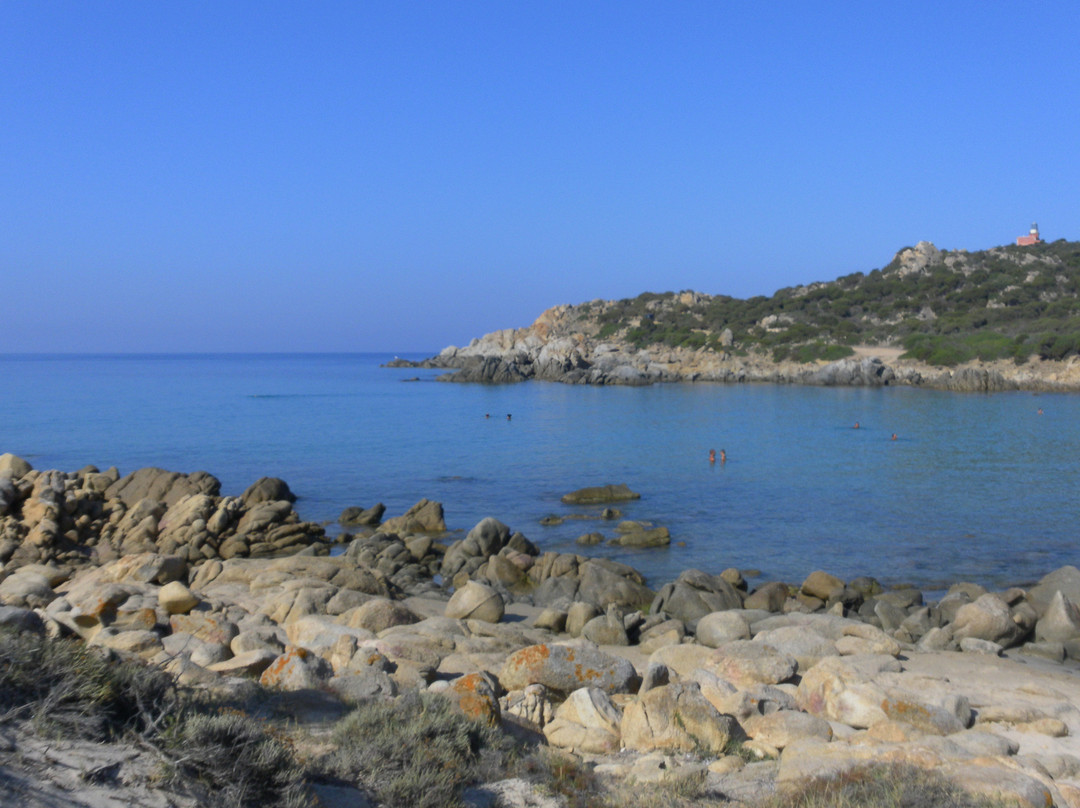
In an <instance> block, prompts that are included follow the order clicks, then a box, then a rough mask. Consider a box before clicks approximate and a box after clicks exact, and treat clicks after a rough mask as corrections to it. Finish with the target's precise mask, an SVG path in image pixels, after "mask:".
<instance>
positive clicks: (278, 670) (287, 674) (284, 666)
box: [256, 646, 333, 690]
mask: <svg viewBox="0 0 1080 808" xmlns="http://www.w3.org/2000/svg"><path fill="white" fill-rule="evenodd" d="M256 653H258V652H256ZM332 674H333V669H332V668H331V667H330V663H329V662H327V661H326V660H324V659H322V658H321V657H317V656H315V655H314V654H312V653H311V652H310V651H308V650H306V649H304V648H294V647H291V646H290V647H289V648H286V649H285V653H283V654H281V655H280V656H278V657H277V658H276V659H274V660H273V661H272V662H271V663H270V664H269V665H268V666H267V668H266V669H265V670H264V671H263V672H262V675H261V676H259V684H261V685H262V686H263V687H270V688H276V689H278V690H309V689H318V688H320V687H322V686H323V685H324V684H325V683H326V682H327V681H328V680H329V679H330V677H331V675H332Z"/></svg>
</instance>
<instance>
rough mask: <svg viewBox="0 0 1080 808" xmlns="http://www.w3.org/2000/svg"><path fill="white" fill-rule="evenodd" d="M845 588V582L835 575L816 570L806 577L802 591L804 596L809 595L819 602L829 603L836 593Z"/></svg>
mask: <svg viewBox="0 0 1080 808" xmlns="http://www.w3.org/2000/svg"><path fill="white" fill-rule="evenodd" d="M843 588H844V582H843V581H842V580H840V579H839V578H837V577H836V576H835V575H830V574H829V573H827V572H823V571H821V570H816V571H815V572H811V573H810V574H809V575H808V576H806V580H805V581H803V582H802V586H801V587H800V590H801V591H802V593H803V594H804V595H809V596H810V597H813V598H818V599H819V600H823V601H828V599H829V598H830V597H831V596H832V594H833V593H834V592H836V591H837V590H840V589H843Z"/></svg>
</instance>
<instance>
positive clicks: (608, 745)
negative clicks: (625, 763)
mask: <svg viewBox="0 0 1080 808" xmlns="http://www.w3.org/2000/svg"><path fill="white" fill-rule="evenodd" d="M621 720H622V716H621V715H620V713H619V711H618V709H617V708H616V707H615V705H614V704H612V702H611V699H610V697H609V696H608V694H607V693H606V692H605V691H603V690H600V689H599V688H595V687H583V688H579V689H578V690H575V691H574V692H573V693H571V694H570V695H569V697H567V699H566V701H564V702H563V703H562V704H561V705H560V706H559V708H558V709H557V710H556V711H555V716H554V718H553V719H552V720H551V721H550V722H549V723H547V724H546V725H545V726H544V737H545V738H547V741H548V743H549V744H551V745H552V746H555V747H559V748H562V749H570V750H573V751H575V752H584V753H586V754H594V755H610V754H613V753H615V752H618V751H619V748H620V746H621V736H620V733H619V723H620V721H621Z"/></svg>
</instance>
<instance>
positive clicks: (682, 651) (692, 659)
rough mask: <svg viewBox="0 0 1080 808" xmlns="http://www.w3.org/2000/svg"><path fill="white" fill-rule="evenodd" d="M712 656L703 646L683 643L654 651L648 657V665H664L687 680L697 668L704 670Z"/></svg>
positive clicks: (711, 652) (709, 649)
mask: <svg viewBox="0 0 1080 808" xmlns="http://www.w3.org/2000/svg"><path fill="white" fill-rule="evenodd" d="M712 655H713V649H711V648H706V647H705V646H704V645H696V644H689V643H683V644H677V645H670V646H663V647H661V648H658V649H656V650H655V651H653V653H652V654H651V655H650V656H649V664H650V665H651V664H653V663H654V662H655V663H659V664H661V665H666V666H667V667H668V669H669V670H673V671H675V673H677V674H678V675H679V676H682V677H684V678H689V677H690V675H691V674H693V672H694V671H695V670H696V669H697V668H704V667H705V666H706V665H707V664H708V662H709V660H710V659H711V658H712Z"/></svg>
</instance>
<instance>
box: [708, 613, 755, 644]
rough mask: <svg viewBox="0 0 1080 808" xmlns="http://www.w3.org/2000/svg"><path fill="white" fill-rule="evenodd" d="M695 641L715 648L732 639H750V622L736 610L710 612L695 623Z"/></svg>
mask: <svg viewBox="0 0 1080 808" xmlns="http://www.w3.org/2000/svg"><path fill="white" fill-rule="evenodd" d="M695 636H696V638H697V641H698V642H699V643H701V644H702V645H705V646H708V647H709V648H716V647H718V646H721V645H723V644H724V643H726V642H731V641H732V640H748V639H750V624H749V623H747V622H746V619H745V618H744V617H743V616H742V615H741V614H738V613H736V612H712V613H710V614H707V615H705V616H704V617H702V618H701V619H700V620H698V624H697V632H696V633H695Z"/></svg>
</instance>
